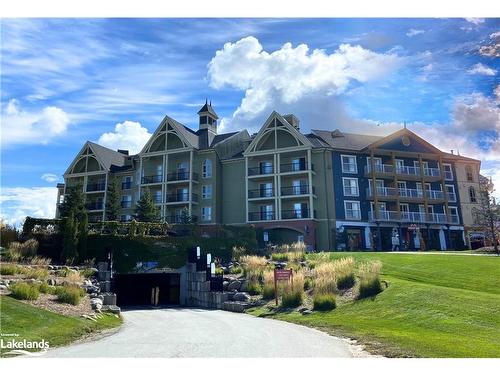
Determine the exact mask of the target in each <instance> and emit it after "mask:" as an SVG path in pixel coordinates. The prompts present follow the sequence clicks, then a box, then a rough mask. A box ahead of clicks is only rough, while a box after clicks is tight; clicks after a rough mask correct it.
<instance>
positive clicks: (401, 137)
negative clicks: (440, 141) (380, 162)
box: [366, 128, 443, 154]
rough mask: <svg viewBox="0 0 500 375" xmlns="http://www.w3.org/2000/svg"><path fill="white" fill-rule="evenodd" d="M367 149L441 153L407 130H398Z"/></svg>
mask: <svg viewBox="0 0 500 375" xmlns="http://www.w3.org/2000/svg"><path fill="white" fill-rule="evenodd" d="M366 148H367V149H375V148H378V149H384V150H395V151H403V152H404V151H406V152H424V153H437V154H442V153H443V152H442V151H441V150H440V149H438V148H437V147H436V146H434V145H432V144H430V143H429V142H427V141H426V140H425V139H423V138H422V137H420V136H419V135H417V134H416V133H414V132H412V131H411V130H409V129H407V128H403V129H400V130H398V131H396V132H394V133H391V134H389V135H387V136H385V137H382V138H380V139H379V140H377V141H375V142H373V143H372V144H370V145H368V146H367V147H366Z"/></svg>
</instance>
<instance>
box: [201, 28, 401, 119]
mask: <svg viewBox="0 0 500 375" xmlns="http://www.w3.org/2000/svg"><path fill="white" fill-rule="evenodd" d="M403 62H404V58H402V57H399V56H398V55H396V54H391V53H388V54H381V53H375V52H373V51H370V50H367V49H365V48H363V47H361V46H352V45H349V44H342V45H340V46H339V48H338V49H337V50H336V51H335V52H333V53H331V54H328V53H326V52H325V51H324V50H319V49H315V50H313V51H310V50H309V47H308V46H307V45H305V44H300V45H298V46H297V47H295V48H294V47H293V46H292V44H291V43H286V44H284V45H283V46H282V47H281V48H280V49H278V50H276V51H274V52H271V53H269V52H267V51H264V50H263V47H262V45H261V44H260V42H259V41H258V40H257V39H256V38H254V37H252V36H250V37H246V38H243V39H240V40H239V41H237V42H236V43H226V44H225V45H224V47H223V48H222V49H221V50H219V51H217V52H216V54H215V56H214V57H213V58H212V60H211V61H210V63H209V64H208V78H209V83H210V86H211V87H213V88H215V89H221V88H224V87H232V88H236V89H239V90H243V91H245V96H244V98H243V99H242V101H241V103H240V105H239V107H238V108H237V110H236V111H235V113H234V114H233V118H232V119H224V121H223V122H222V124H223V126H226V127H228V126H230V125H229V124H230V123H232V122H238V127H242V126H243V124H241V122H240V121H245V120H251V119H255V118H256V117H259V116H261V115H262V113H264V112H267V111H270V110H271V108H272V109H274V108H277V107H280V106H283V107H284V106H289V105H290V104H292V103H295V102H297V101H298V100H300V99H303V98H305V97H310V96H315V95H317V94H318V95H319V96H320V97H325V96H332V95H335V94H339V93H341V92H343V91H345V90H346V89H347V88H348V86H349V84H350V83H351V82H353V81H357V82H361V83H364V82H368V81H371V80H375V79H378V78H381V77H384V76H386V75H387V74H389V73H391V72H393V71H394V70H396V69H397V68H399V67H400V66H401V65H402V64H403ZM245 125H246V124H245Z"/></svg>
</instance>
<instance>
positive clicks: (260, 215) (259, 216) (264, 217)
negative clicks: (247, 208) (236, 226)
mask: <svg viewBox="0 0 500 375" xmlns="http://www.w3.org/2000/svg"><path fill="white" fill-rule="evenodd" d="M275 219H276V215H275V214H274V211H267V212H249V213H248V221H270V220H275Z"/></svg>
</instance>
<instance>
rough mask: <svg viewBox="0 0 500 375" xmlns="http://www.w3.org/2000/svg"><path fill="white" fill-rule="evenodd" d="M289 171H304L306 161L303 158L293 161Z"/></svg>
mask: <svg viewBox="0 0 500 375" xmlns="http://www.w3.org/2000/svg"><path fill="white" fill-rule="evenodd" d="M291 169H292V172H297V171H303V170H305V169H306V159H305V158H297V159H293V160H292V165H291Z"/></svg>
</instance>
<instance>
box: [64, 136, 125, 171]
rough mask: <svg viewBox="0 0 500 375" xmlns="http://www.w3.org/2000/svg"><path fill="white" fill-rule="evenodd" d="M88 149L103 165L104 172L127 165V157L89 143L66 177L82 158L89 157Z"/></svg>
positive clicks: (68, 169) (72, 164)
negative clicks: (113, 167)
mask: <svg viewBox="0 0 500 375" xmlns="http://www.w3.org/2000/svg"><path fill="white" fill-rule="evenodd" d="M87 148H89V149H90V150H91V152H92V154H93V155H92V156H94V157H95V158H96V160H97V162H98V163H99V164H100V165H101V167H102V168H103V169H104V171H110V170H111V167H112V166H116V167H122V166H123V165H125V161H126V159H127V155H124V154H122V153H120V152H118V151H114V150H111V149H110V148H107V147H104V146H101V145H99V144H97V143H94V142H90V141H87V142H85V144H84V145H83V147H82V148H81V149H80V151H79V152H78V154H76V156H75V158H74V159H73V161H72V162H71V164H70V165H69V167H68V168H67V169H66V171H65V172H64V174H65V175H66V174H69V173H71V170H72V169H73V167H74V165H75V164H76V162H77V161H78V160H79V159H80V158H81V156H84V155H87V154H85V153H84V152H85V151H86V150H87Z"/></svg>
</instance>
